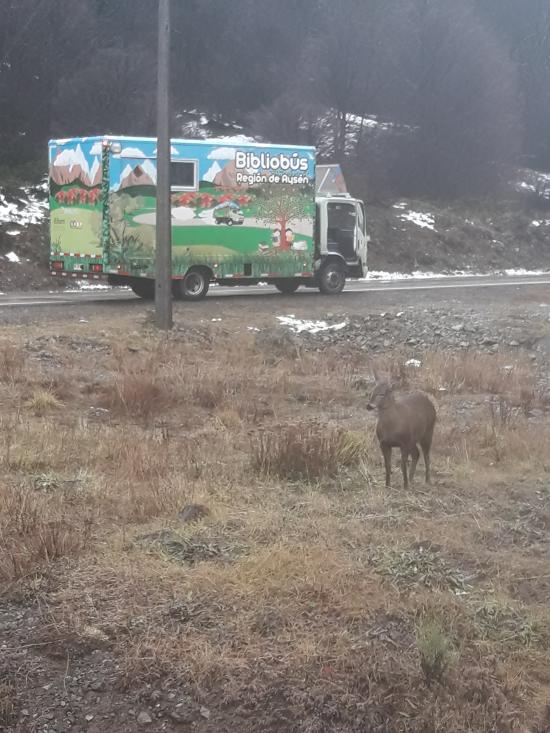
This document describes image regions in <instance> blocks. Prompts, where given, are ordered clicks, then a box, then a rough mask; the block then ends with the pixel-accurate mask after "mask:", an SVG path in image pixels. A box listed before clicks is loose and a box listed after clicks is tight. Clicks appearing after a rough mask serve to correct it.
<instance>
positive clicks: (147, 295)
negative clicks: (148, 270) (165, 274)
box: [130, 278, 155, 300]
mask: <svg viewBox="0 0 550 733" xmlns="http://www.w3.org/2000/svg"><path fill="white" fill-rule="evenodd" d="M130 287H131V288H132V290H133V291H134V293H135V294H136V295H137V296H138V298H141V299H142V300H154V299H155V281H154V280H150V279H149V278H143V279H142V280H132V282H131V283H130Z"/></svg>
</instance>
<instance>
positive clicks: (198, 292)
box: [177, 268, 210, 300]
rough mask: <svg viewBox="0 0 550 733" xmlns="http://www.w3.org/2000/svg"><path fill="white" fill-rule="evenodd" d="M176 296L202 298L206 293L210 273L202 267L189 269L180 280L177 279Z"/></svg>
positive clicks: (185, 298) (191, 298)
mask: <svg viewBox="0 0 550 733" xmlns="http://www.w3.org/2000/svg"><path fill="white" fill-rule="evenodd" d="M177 283H178V297H179V299H181V300H202V299H203V298H205V297H206V294H207V293H208V288H209V286H210V275H209V273H208V271H207V270H205V269H203V268H196V269H193V270H189V272H187V273H186V275H185V277H184V278H183V279H182V280H178V281H177Z"/></svg>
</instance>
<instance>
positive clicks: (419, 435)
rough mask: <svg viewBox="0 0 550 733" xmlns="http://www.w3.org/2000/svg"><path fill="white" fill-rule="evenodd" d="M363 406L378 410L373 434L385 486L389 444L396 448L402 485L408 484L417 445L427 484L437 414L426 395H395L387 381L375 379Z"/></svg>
mask: <svg viewBox="0 0 550 733" xmlns="http://www.w3.org/2000/svg"><path fill="white" fill-rule="evenodd" d="M367 409H368V410H378V424H377V426H376V435H377V437H378V441H379V443H380V448H381V449H382V454H383V456H384V464H385V468H386V486H387V487H389V486H390V483H391V454H392V448H400V449H401V470H402V473H403V485H404V487H405V489H408V488H409V482H410V483H412V482H413V480H414V474H415V471H416V464H417V463H418V459H419V457H420V451H419V450H418V446H419V445H420V447H421V448H422V453H423V455H424V466H425V468H426V483H427V484H429V483H430V449H431V447H432V437H433V431H434V427H435V421H436V417H437V415H436V411H435V407H434V405H433V403H432V401H431V400H430V399H429V397H428V396H427V395H425V394H424V393H423V392H410V393H409V394H404V395H399V396H397V395H395V394H394V392H393V387H392V385H391V384H389V383H388V382H377V383H376V386H375V388H374V391H373V393H372V396H371V398H370V401H369V404H368V405H367ZM409 456H411V457H412V462H411V467H410V471H408V470H407V469H408V460H409Z"/></svg>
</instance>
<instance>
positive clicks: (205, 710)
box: [201, 705, 210, 720]
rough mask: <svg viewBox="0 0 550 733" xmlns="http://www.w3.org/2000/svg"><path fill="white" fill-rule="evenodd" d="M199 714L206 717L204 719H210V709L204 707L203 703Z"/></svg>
mask: <svg viewBox="0 0 550 733" xmlns="http://www.w3.org/2000/svg"><path fill="white" fill-rule="evenodd" d="M201 715H202V717H203V718H206V720H210V710H209V709H208V708H205V707H204V705H203V707H202V708H201Z"/></svg>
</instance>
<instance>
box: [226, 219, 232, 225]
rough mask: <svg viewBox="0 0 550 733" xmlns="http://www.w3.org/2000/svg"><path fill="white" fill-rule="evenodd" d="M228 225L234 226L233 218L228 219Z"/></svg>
mask: <svg viewBox="0 0 550 733" xmlns="http://www.w3.org/2000/svg"><path fill="white" fill-rule="evenodd" d="M227 226H228V227H232V226H233V219H228V220H227Z"/></svg>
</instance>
